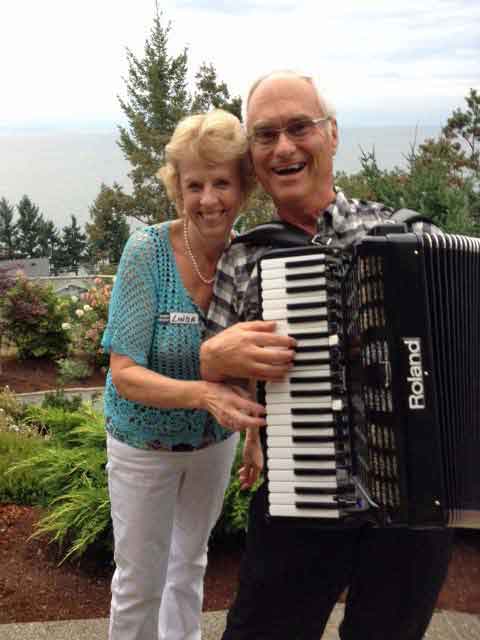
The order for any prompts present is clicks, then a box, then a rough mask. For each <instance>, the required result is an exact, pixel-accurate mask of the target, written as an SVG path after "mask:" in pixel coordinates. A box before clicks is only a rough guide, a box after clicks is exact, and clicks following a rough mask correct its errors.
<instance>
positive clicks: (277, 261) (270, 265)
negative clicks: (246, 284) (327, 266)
mask: <svg viewBox="0 0 480 640" xmlns="http://www.w3.org/2000/svg"><path fill="white" fill-rule="evenodd" d="M305 260H317V261H322V262H325V254H324V253H319V254H316V255H313V254H310V255H305V254H304V255H298V256H293V255H292V256H281V257H280V256H279V257H276V258H263V260H262V263H261V264H262V271H266V270H267V269H278V268H281V267H285V265H286V264H289V265H292V267H291V268H292V270H295V269H296V268H301V267H295V263H296V262H304V261H305ZM285 268H288V267H285Z"/></svg>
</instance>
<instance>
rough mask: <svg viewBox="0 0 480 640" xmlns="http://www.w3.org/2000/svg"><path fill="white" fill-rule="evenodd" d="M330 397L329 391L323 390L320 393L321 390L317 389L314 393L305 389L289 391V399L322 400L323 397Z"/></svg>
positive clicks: (330, 392) (330, 391)
mask: <svg viewBox="0 0 480 640" xmlns="http://www.w3.org/2000/svg"><path fill="white" fill-rule="evenodd" d="M331 395H332V390H331V389H325V390H324V391H322V390H321V389H318V390H316V391H307V389H305V390H303V391H302V390H299V391H290V397H291V398H324V397H325V396H331Z"/></svg>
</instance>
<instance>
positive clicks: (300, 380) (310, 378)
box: [290, 373, 338, 384]
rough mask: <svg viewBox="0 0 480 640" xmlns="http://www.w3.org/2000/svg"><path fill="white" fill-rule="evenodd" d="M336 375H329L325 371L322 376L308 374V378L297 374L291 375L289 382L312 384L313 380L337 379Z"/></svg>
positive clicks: (329, 380) (328, 380) (326, 380)
mask: <svg viewBox="0 0 480 640" xmlns="http://www.w3.org/2000/svg"><path fill="white" fill-rule="evenodd" d="M337 378H338V375H335V374H334V375H331V374H328V373H326V374H325V375H324V376H319V375H315V376H308V378H299V377H298V376H292V377H291V378H290V384H314V383H315V382H331V381H332V380H333V379H337Z"/></svg>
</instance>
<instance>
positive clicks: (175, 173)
mask: <svg viewBox="0 0 480 640" xmlns="http://www.w3.org/2000/svg"><path fill="white" fill-rule="evenodd" d="M247 151H248V142H247V136H246V133H245V131H244V129H243V127H242V124H241V122H240V120H239V119H238V118H237V117H236V116H234V115H233V114H231V113H229V112H228V111H224V110H223V109H215V110H214V111H209V112H208V113H202V114H197V115H193V116H187V117H186V118H183V120H180V122H179V123H178V125H177V126H176V128H175V131H174V132H173V134H172V137H171V138H170V142H169V143H168V144H167V146H166V147H165V164H164V165H163V166H162V167H161V168H160V169H159V170H158V172H157V176H158V177H159V178H160V180H161V181H162V182H163V184H164V185H165V189H166V190H167V195H168V197H169V199H170V200H171V201H172V202H174V203H175V206H176V208H177V212H178V213H179V215H181V214H182V212H183V200H182V192H181V189H180V169H179V163H180V162H181V160H182V159H184V158H191V157H194V158H198V159H199V160H202V161H205V162H207V163H212V164H222V163H224V162H230V161H232V160H237V161H238V170H239V174H240V182H241V186H242V193H243V203H242V206H244V205H245V203H246V201H247V200H248V197H249V196H250V194H251V193H252V191H253V189H254V188H255V176H254V173H253V168H252V166H251V163H250V159H249V157H248V153H247Z"/></svg>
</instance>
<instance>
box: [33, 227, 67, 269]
mask: <svg viewBox="0 0 480 640" xmlns="http://www.w3.org/2000/svg"><path fill="white" fill-rule="evenodd" d="M38 236H39V239H38V243H39V246H40V251H41V255H42V256H45V257H48V258H49V260H50V270H51V271H52V272H53V274H54V275H57V274H58V271H59V270H60V269H61V267H62V264H63V251H62V239H61V236H60V233H59V231H58V229H57V228H56V227H55V225H54V223H53V222H52V221H51V220H44V221H42V224H41V225H40V228H39V233H38Z"/></svg>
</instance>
